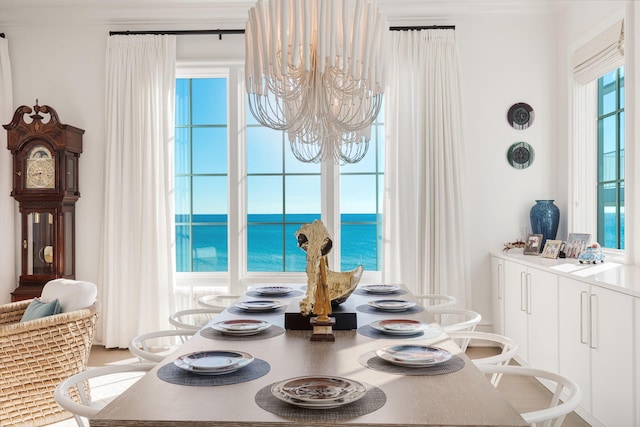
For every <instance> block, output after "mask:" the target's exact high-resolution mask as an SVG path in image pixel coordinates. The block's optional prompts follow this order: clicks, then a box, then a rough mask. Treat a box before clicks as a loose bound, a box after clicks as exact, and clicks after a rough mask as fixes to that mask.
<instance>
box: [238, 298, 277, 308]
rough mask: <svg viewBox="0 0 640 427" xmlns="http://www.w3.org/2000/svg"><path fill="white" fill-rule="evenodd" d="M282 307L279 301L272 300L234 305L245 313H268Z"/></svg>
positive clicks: (242, 302)
mask: <svg viewBox="0 0 640 427" xmlns="http://www.w3.org/2000/svg"><path fill="white" fill-rule="evenodd" d="M282 306H283V304H282V303H281V302H280V301H272V300H250V301H241V302H239V303H236V307H238V308H240V309H242V310H245V311H270V310H275V309H276V308H280V307H282Z"/></svg>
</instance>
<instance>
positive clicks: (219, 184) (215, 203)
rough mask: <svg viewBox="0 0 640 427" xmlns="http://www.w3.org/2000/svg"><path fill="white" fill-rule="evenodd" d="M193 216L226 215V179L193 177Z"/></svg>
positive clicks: (222, 177)
mask: <svg viewBox="0 0 640 427" xmlns="http://www.w3.org/2000/svg"><path fill="white" fill-rule="evenodd" d="M193 214H194V215H196V214H198V215H210V214H223V215H226V214H227V177H226V176H195V177H193Z"/></svg>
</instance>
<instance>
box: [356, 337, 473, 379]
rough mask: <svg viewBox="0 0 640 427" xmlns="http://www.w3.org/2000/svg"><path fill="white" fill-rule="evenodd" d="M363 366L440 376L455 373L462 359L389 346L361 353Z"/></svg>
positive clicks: (414, 347) (412, 346) (426, 347)
mask: <svg viewBox="0 0 640 427" xmlns="http://www.w3.org/2000/svg"><path fill="white" fill-rule="evenodd" d="M358 361H359V362H360V364H362V365H363V366H365V367H367V368H370V369H374V370H377V371H382V372H386V373H390V374H398V375H442V374H449V373H452V372H456V371H459V370H460V369H462V368H463V367H464V365H465V362H464V360H462V359H461V358H460V357H458V356H455V355H453V354H451V352H449V351H448V350H446V349H443V348H440V347H436V346H430V345H419V344H403V345H392V346H387V347H383V348H379V349H378V350H376V351H375V352H373V351H370V352H367V353H365V354H363V355H362V356H361V357H360V358H359V359H358Z"/></svg>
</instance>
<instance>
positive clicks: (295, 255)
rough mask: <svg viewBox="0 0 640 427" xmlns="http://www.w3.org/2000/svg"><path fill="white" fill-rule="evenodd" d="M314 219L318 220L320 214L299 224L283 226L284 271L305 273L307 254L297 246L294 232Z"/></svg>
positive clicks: (306, 218)
mask: <svg viewBox="0 0 640 427" xmlns="http://www.w3.org/2000/svg"><path fill="white" fill-rule="evenodd" d="M314 219H320V214H318V215H317V216H316V217H305V218H304V221H302V222H301V223H291V224H287V225H286V226H285V235H284V242H285V248H286V252H285V253H286V267H285V271H305V270H306V268H307V253H306V252H305V251H303V250H302V249H300V247H299V246H298V239H297V238H296V231H298V229H300V226H301V225H302V224H306V223H310V222H313V220H314Z"/></svg>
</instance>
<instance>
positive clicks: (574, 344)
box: [558, 277, 591, 412]
mask: <svg viewBox="0 0 640 427" xmlns="http://www.w3.org/2000/svg"><path fill="white" fill-rule="evenodd" d="M588 301H589V285H587V284H585V283H583V282H580V281H577V280H573V279H569V278H566V277H560V278H559V283H558V306H559V307H560V310H559V311H558V319H559V322H558V323H559V325H558V333H559V335H558V343H559V344H558V345H559V348H558V350H559V352H558V362H559V366H558V370H559V373H560V375H564V376H566V377H568V378H570V379H572V380H573V381H575V382H576V383H577V384H578V386H580V389H581V390H582V402H581V403H580V406H582V407H583V408H585V409H586V410H587V411H589V412H591V374H590V372H591V354H590V349H589V341H588V339H589V307H588Z"/></svg>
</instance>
